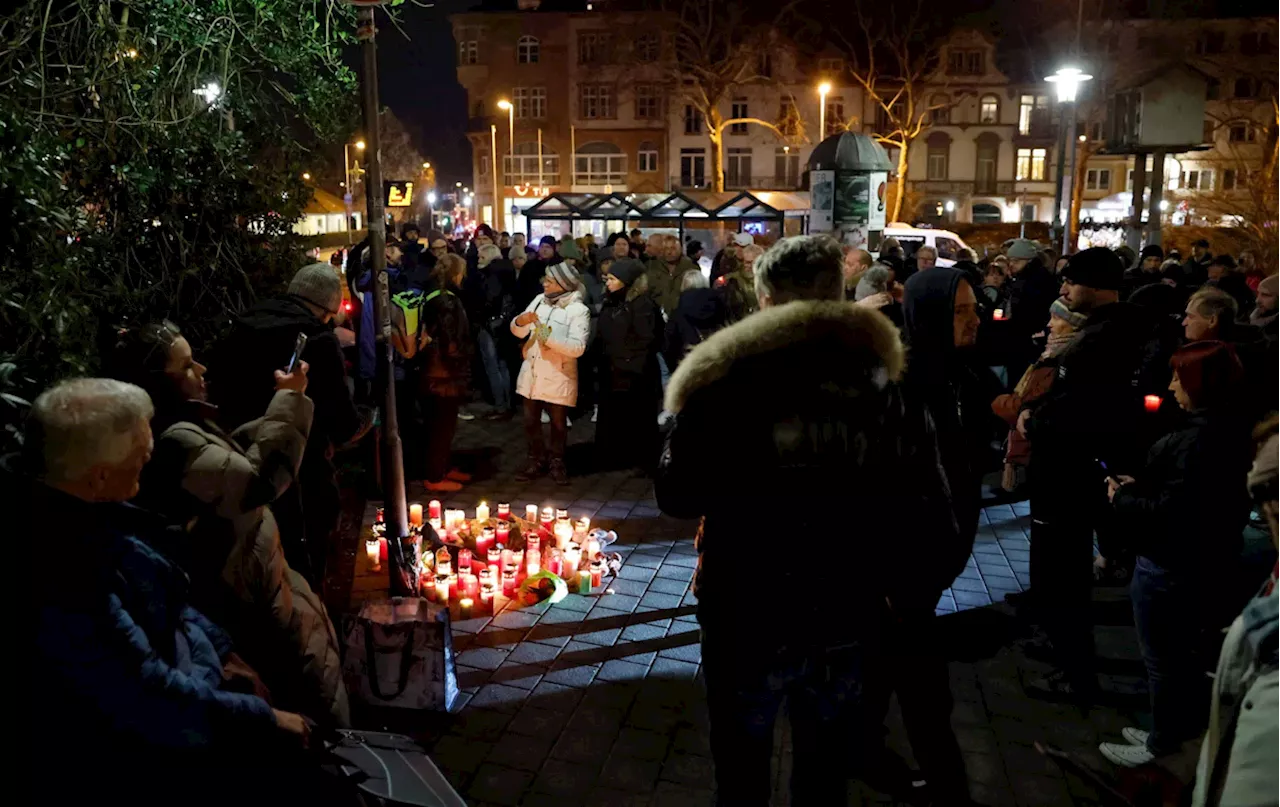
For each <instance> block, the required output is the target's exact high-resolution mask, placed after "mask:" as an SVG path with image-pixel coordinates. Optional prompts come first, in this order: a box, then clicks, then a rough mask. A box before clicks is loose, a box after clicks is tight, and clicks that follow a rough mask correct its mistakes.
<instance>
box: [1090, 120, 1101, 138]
mask: <svg viewBox="0 0 1280 807" xmlns="http://www.w3.org/2000/svg"><path fill="white" fill-rule="evenodd" d="M1089 139H1090V140H1092V141H1093V142H1095V143H1098V142H1101V141H1102V121H1094V122H1093V123H1091V124H1089Z"/></svg>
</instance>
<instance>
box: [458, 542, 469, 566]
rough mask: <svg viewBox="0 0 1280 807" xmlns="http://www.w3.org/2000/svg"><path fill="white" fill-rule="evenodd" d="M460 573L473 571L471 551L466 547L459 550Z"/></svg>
mask: <svg viewBox="0 0 1280 807" xmlns="http://www.w3.org/2000/svg"><path fill="white" fill-rule="evenodd" d="M458 571H459V572H469V571H471V550H470V549H467V548H466V547H463V548H462V549H459V550H458Z"/></svg>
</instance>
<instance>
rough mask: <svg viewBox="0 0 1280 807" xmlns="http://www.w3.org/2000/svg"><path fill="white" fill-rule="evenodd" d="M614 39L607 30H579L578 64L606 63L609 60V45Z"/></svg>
mask: <svg viewBox="0 0 1280 807" xmlns="http://www.w3.org/2000/svg"><path fill="white" fill-rule="evenodd" d="M612 41H613V39H612V38H611V37H610V36H609V33H608V32H607V31H579V32H578V64H604V63H606V62H608V61H609V45H610V43H611V42H612Z"/></svg>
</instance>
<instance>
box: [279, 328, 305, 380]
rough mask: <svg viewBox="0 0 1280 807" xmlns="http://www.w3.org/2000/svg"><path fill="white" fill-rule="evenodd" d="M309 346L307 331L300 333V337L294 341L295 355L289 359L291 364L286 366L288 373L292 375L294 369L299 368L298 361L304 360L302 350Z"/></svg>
mask: <svg viewBox="0 0 1280 807" xmlns="http://www.w3.org/2000/svg"><path fill="white" fill-rule="evenodd" d="M306 347H307V335H306V334H305V333H300V334H298V339H297V341H295V342H294V343H293V356H292V357H290V359H289V364H288V365H287V366H286V367H285V368H284V372H285V374H286V375H291V374H292V373H293V371H294V370H297V369H298V362H300V361H302V351H303V350H305V349H306Z"/></svg>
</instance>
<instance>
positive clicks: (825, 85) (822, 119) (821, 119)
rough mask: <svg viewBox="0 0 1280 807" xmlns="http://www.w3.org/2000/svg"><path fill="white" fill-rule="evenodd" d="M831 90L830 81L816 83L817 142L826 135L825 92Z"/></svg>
mask: <svg viewBox="0 0 1280 807" xmlns="http://www.w3.org/2000/svg"><path fill="white" fill-rule="evenodd" d="M829 92H831V82H828V81H824V82H822V83H821V84H819V85H818V142H819V143H821V142H822V141H823V140H824V139H825V138H826V136H827V93H829Z"/></svg>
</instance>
